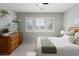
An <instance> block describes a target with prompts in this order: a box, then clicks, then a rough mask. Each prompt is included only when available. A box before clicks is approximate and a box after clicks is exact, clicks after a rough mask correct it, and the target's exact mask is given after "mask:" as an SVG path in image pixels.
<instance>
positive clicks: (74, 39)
mask: <svg viewBox="0 0 79 59" xmlns="http://www.w3.org/2000/svg"><path fill="white" fill-rule="evenodd" d="M69 40H70V42H71V43H75V44H78V45H79V37H78V36H71V37H70V39H69Z"/></svg>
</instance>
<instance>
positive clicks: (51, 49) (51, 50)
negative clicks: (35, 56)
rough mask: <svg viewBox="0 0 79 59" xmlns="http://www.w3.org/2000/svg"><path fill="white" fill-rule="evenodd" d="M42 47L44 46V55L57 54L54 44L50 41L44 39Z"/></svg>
mask: <svg viewBox="0 0 79 59" xmlns="http://www.w3.org/2000/svg"><path fill="white" fill-rule="evenodd" d="M41 45H42V53H43V54H56V53H57V49H56V47H55V45H54V44H53V43H51V41H50V40H48V39H47V38H46V39H43V40H41Z"/></svg>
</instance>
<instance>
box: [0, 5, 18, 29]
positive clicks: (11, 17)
mask: <svg viewBox="0 0 79 59" xmlns="http://www.w3.org/2000/svg"><path fill="white" fill-rule="evenodd" d="M3 9H5V10H7V11H8V13H9V14H8V15H7V16H5V17H3V18H0V29H2V28H5V26H6V25H7V24H9V23H11V22H12V20H14V18H15V17H17V15H16V12H15V11H13V10H12V9H10V8H9V7H7V6H5V5H3V4H0V10H3ZM13 30H17V29H15V28H13Z"/></svg>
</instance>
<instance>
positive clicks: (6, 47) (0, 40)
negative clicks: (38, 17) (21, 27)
mask: <svg viewBox="0 0 79 59" xmlns="http://www.w3.org/2000/svg"><path fill="white" fill-rule="evenodd" d="M21 37H22V36H21V33H18V32H17V33H14V34H11V35H9V36H1V37H0V55H10V54H11V53H12V52H13V51H14V50H15V49H16V48H17V47H18V46H19V45H20V44H21V43H22V39H21Z"/></svg>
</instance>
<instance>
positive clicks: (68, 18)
mask: <svg viewBox="0 0 79 59" xmlns="http://www.w3.org/2000/svg"><path fill="white" fill-rule="evenodd" d="M77 19H79V4H78V5H76V6H74V7H72V8H71V9H69V10H67V11H66V12H65V13H64V26H63V27H64V29H65V30H66V29H68V28H69V27H71V26H74V21H75V20H77Z"/></svg>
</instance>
